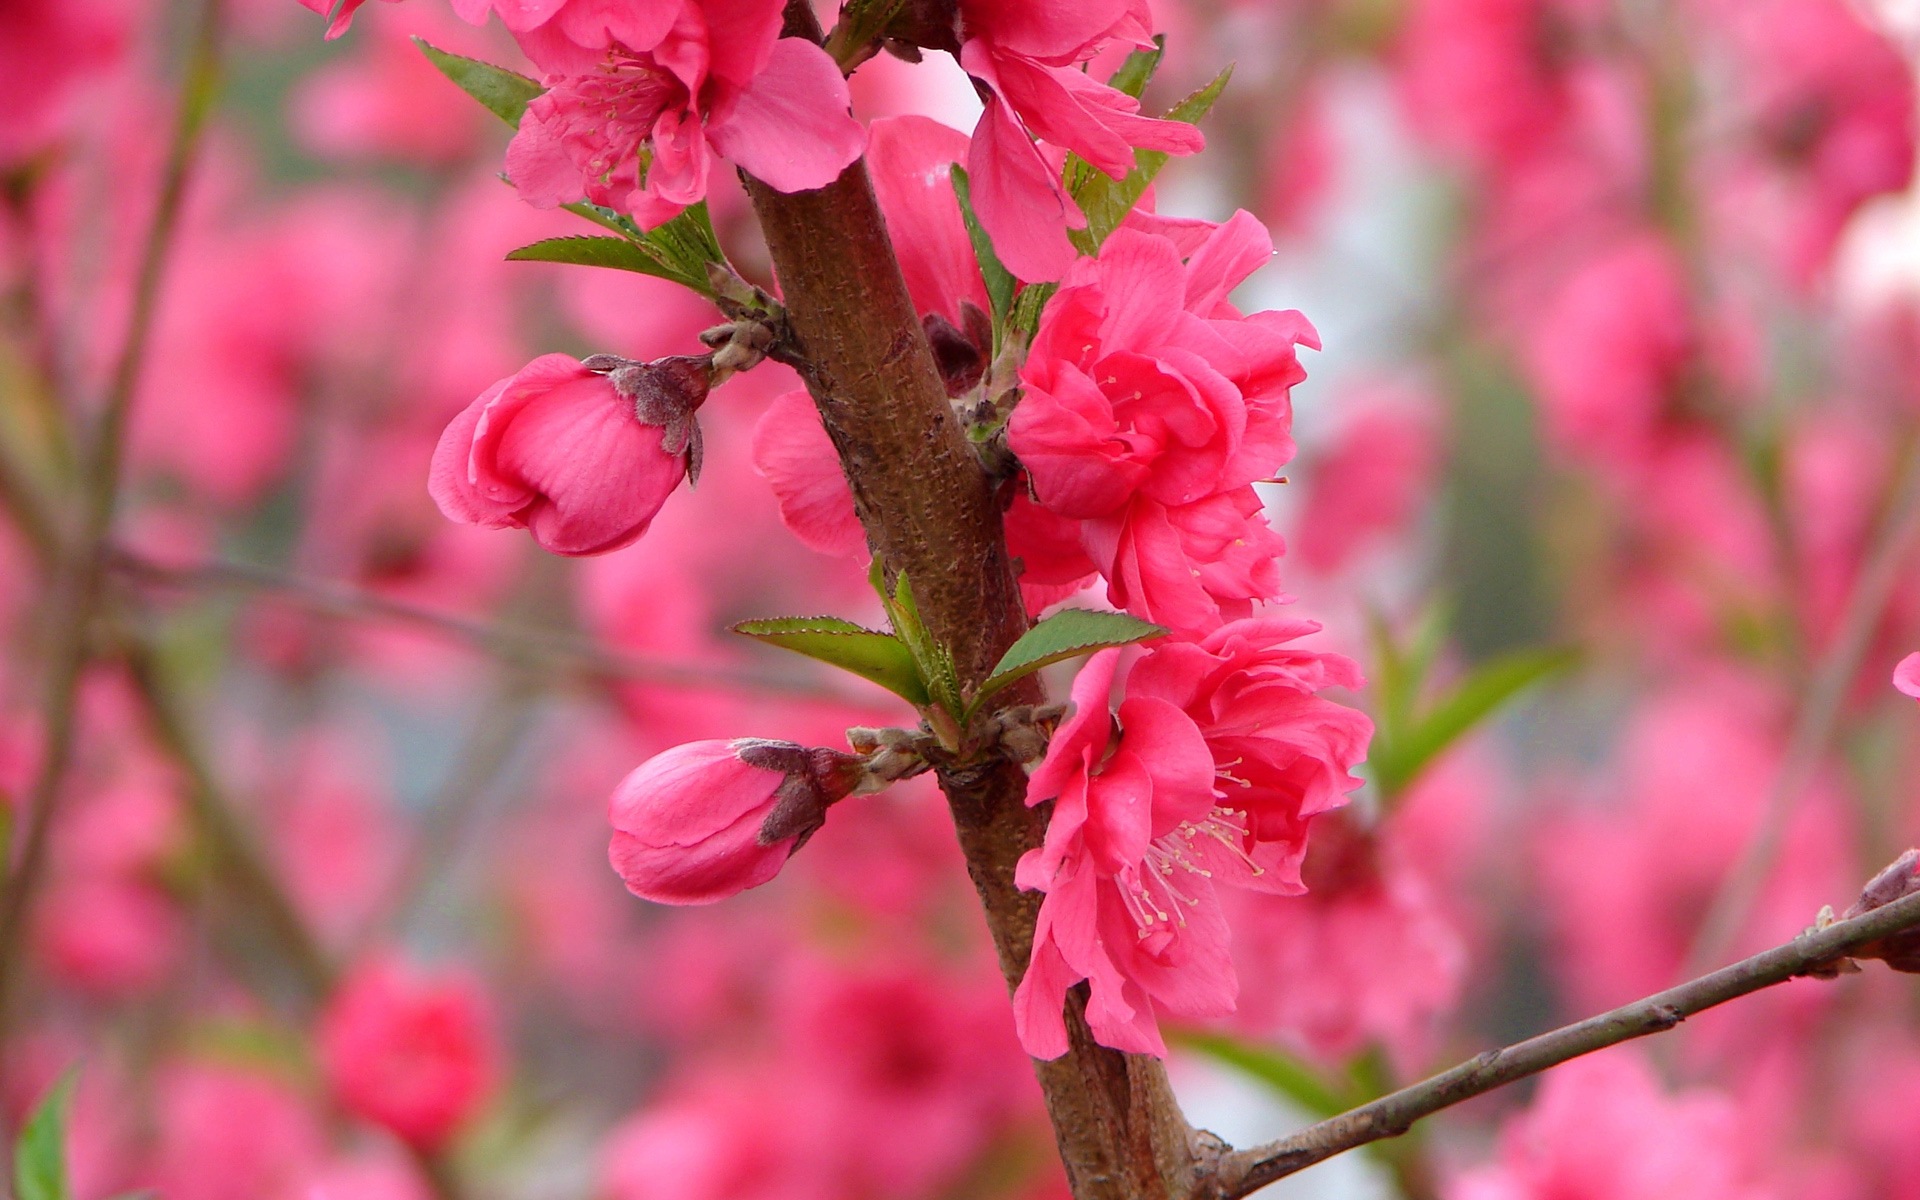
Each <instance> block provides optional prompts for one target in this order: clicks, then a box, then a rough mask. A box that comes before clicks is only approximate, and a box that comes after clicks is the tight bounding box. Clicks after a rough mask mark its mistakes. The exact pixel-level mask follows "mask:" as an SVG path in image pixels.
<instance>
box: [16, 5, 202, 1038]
mask: <svg viewBox="0 0 1920 1200" xmlns="http://www.w3.org/2000/svg"><path fill="white" fill-rule="evenodd" d="M224 14H225V4H224V0H206V4H205V5H204V6H203V8H202V10H201V16H200V21H199V24H198V28H197V29H196V31H195V34H194V40H193V48H192V51H191V53H190V56H189V59H188V62H187V65H186V72H185V76H184V78H183V80H182V84H181V98H180V111H179V114H178V116H177V118H176V120H175V123H174V130H173V138H172V141H171V143H170V145H169V148H168V151H167V159H166V163H165V166H164V167H163V168H162V171H161V176H160V192H159V197H158V199H157V201H156V203H155V206H154V212H153V219H152V222H151V224H150V225H149V226H148V228H147V232H146V237H145V241H144V243H143V245H142V249H141V255H140V263H139V267H138V270H137V273H136V275H135V277H134V286H133V304H132V308H131V310H130V312H129V315H128V318H127V328H126V334H125V338H124V340H123V342H122V343H121V346H120V350H119V355H118V357H117V358H116V359H115V361H114V366H113V372H112V374H111V376H110V377H109V380H108V383H107V390H106V394H105V396H104V398H103V402H102V405H101V410H100V416H99V419H98V424H97V426H96V428H95V431H94V436H93V441H92V445H91V451H92V452H91V454H90V455H89V457H88V463H87V470H86V472H85V475H84V477H83V479H82V486H83V489H84V491H83V494H82V495H81V496H80V498H79V499H80V503H79V506H78V507H79V509H80V519H79V523H78V524H79V528H78V529H77V530H76V531H75V532H74V534H73V535H72V537H71V538H70V539H66V545H65V551H64V553H63V554H62V557H61V561H60V564H59V570H58V571H57V573H56V574H57V578H56V580H55V586H54V588H53V591H52V595H51V598H50V603H49V605H48V610H47V611H48V613H49V615H50V616H51V618H52V620H53V628H52V629H51V630H50V631H49V639H48V640H49V642H50V643H51V650H50V652H49V654H48V656H47V663H48V665H47V677H46V691H45V695H44V696H43V698H42V701H41V713H42V719H43V721H44V735H43V741H42V745H41V755H40V770H39V774H38V775H37V776H36V777H35V779H34V783H33V788H32V790H31V792H30V794H29V798H28V806H27V823H26V830H25V834H24V836H23V838H22V848H21V851H20V861H19V865H18V867H17V869H16V870H15V871H14V872H13V873H12V874H11V875H10V876H9V877H8V880H7V887H6V891H5V894H4V895H0V1030H4V1028H5V1022H6V1019H7V1013H8V1003H9V1001H10V999H11V995H12V989H13V988H14V987H15V986H17V984H18V981H19V978H20V975H21V971H20V970H19V965H18V963H19V957H20V954H21V952H22V949H23V947H24V943H25V940H26V930H27V926H28V921H29V918H30V917H31V915H32V906H33V900H34V897H35V894H36V891H37V889H38V887H39V884H40V879H41V876H42V875H43V874H44V873H45V871H46V866H47V857H48V852H49V850H50V848H51V844H52V835H53V825H54V817H55V815H56V813H57V811H58V809H59V805H60V800H61V797H62V795H63V793H64V790H65V789H64V784H65V782H66V777H67V771H68V768H69V767H70V766H71V765H72V759H73V746H74V735H75V732H76V725H77V711H76V710H77V705H78V699H79V692H80V681H81V677H82V676H83V675H84V674H85V672H86V667H87V664H88V662H89V661H90V660H91V658H92V650H93V647H92V637H93V622H94V618H95V616H96V615H97V614H98V612H99V609H100V604H101V597H102V592H103V591H104V587H103V584H104V582H105V574H106V563H105V557H106V555H105V551H106V547H107V539H108V535H109V532H110V531H111V529H112V526H113V515H114V509H115V507H116V506H117V503H118V500H119V495H120V464H121V459H122V457H123V455H124V451H125V443H126V430H127V423H128V420H129V417H130V415H131V412H132V408H133V398H134V394H135V392H136V391H137V390H138V388H139V383H140V372H141V367H142V366H143V365H144V362H145V357H146V348H147V342H148V339H149V338H150V337H151V335H152V332H153V324H154V315H155V312H156V310H157V309H158V307H159V301H160V282H161V279H162V277H163V276H164V274H165V270H166V263H167V258H168V255H169V252H170V251H171V250H172V247H173V243H174V233H175V231H176V229H177V227H178V225H179V218H180V210H181V205H182V201H183V200H184V198H185V195H186V188H187V179H188V176H189V175H190V174H191V170H192V166H193V162H194V159H195V156H196V153H197V150H198V148H199V145H200V133H201V130H202V128H203V127H204V126H205V124H206V118H207V115H208V113H209V112H210V111H211V109H212V107H213V98H214V95H215V93H216V92H217V90H218V83H219V73H220V42H221V34H222V29H223V18H224Z"/></svg>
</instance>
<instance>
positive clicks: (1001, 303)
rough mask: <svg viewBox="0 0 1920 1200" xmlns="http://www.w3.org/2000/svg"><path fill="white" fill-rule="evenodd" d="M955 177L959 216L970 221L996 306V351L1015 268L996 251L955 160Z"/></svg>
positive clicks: (1010, 308)
mask: <svg viewBox="0 0 1920 1200" xmlns="http://www.w3.org/2000/svg"><path fill="white" fill-rule="evenodd" d="M952 177H953V195H954V198H955V199H956V200H958V201H960V216H961V218H962V219H964V220H965V221H966V223H967V240H968V241H970V242H972V243H973V257H974V258H975V260H977V261H978V262H979V264H980V278H981V279H982V280H984V281H985V282H986V285H987V302H988V303H989V304H990V305H991V306H992V307H993V344H994V348H995V350H996V351H997V350H998V349H999V346H1000V342H1001V334H1002V331H1004V330H1005V329H1006V326H1007V315H1008V314H1009V313H1010V312H1012V311H1013V290H1014V278H1013V272H1011V271H1009V270H1007V268H1006V267H1005V266H1003V265H1002V264H1001V262H1000V256H999V255H997V254H995V253H994V252H993V240H992V239H991V238H989V237H988V236H987V231H986V230H985V229H982V228H981V227H980V219H979V218H978V217H976V216H975V215H974V212H973V187H972V185H971V184H970V183H969V182H968V180H967V171H966V168H965V167H962V166H961V165H960V164H959V163H955V164H953V170H952Z"/></svg>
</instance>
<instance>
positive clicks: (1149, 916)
mask: <svg viewBox="0 0 1920 1200" xmlns="http://www.w3.org/2000/svg"><path fill="white" fill-rule="evenodd" d="M1246 821H1247V817H1246V814H1245V813H1241V812H1236V811H1234V810H1232V809H1227V808H1216V809H1214V810H1213V811H1212V812H1210V813H1208V814H1207V815H1206V816H1205V817H1202V818H1201V819H1200V820H1198V821H1182V822H1180V824H1178V825H1176V826H1175V827H1174V828H1173V829H1171V830H1169V831H1168V832H1166V833H1164V834H1162V835H1160V836H1159V837H1157V838H1155V839H1153V841H1151V842H1149V843H1148V844H1147V854H1146V857H1145V858H1143V859H1141V860H1140V863H1139V865H1138V866H1129V867H1126V868H1124V869H1122V870H1121V871H1120V872H1119V873H1118V874H1117V875H1115V877H1114V878H1115V881H1116V882H1118V883H1119V885H1120V898H1121V900H1122V902H1123V903H1125V904H1126V906H1127V914H1128V915H1129V916H1131V917H1132V918H1133V924H1134V927H1135V928H1136V929H1137V930H1138V931H1139V936H1140V937H1141V938H1142V939H1143V940H1144V939H1146V938H1149V937H1152V936H1153V935H1154V934H1156V933H1164V932H1169V931H1170V930H1171V929H1172V928H1174V927H1179V928H1185V927H1186V924H1187V915H1186V911H1185V910H1187V909H1189V908H1193V907H1195V906H1197V905H1198V904H1199V903H1200V898H1199V897H1198V896H1194V895H1191V894H1189V893H1188V892H1186V891H1185V890H1183V889H1182V885H1183V884H1185V883H1187V882H1188V881H1187V879H1186V876H1188V875H1198V876H1200V877H1201V878H1203V879H1211V878H1213V872H1212V871H1210V870H1208V869H1207V868H1206V867H1203V866H1201V865H1200V863H1199V862H1198V861H1197V860H1196V857H1195V855H1194V848H1195V839H1197V838H1211V839H1213V840H1214V841H1216V842H1218V843H1220V845H1222V846H1224V847H1226V849H1227V851H1228V853H1229V854H1231V855H1233V856H1234V857H1236V858H1238V859H1240V861H1242V862H1244V863H1246V865H1247V868H1248V869H1249V870H1250V871H1252V872H1253V873H1254V874H1255V875H1260V874H1264V873H1265V869H1264V868H1262V867H1261V866H1260V865H1259V864H1257V863H1255V862H1254V861H1253V859H1252V858H1250V857H1249V856H1248V855H1247V852H1246V850H1245V849H1244V843H1245V839H1246V836H1247V824H1246Z"/></svg>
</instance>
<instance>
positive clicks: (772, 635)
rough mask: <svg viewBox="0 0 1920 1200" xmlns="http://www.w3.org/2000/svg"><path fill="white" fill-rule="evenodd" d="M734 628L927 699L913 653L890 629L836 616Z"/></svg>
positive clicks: (915, 699)
mask: <svg viewBox="0 0 1920 1200" xmlns="http://www.w3.org/2000/svg"><path fill="white" fill-rule="evenodd" d="M733 631H734V632H735V633H738V634H742V635H744V636H746V637H750V638H752V639H754V640H755V641H759V642H766V643H768V644H770V645H774V646H779V647H780V648H782V649H784V650H791V651H793V652H794V653H796V654H804V655H806V656H807V657H808V658H815V659H819V660H820V661H821V662H823V663H830V664H831V665H833V666H836V667H839V668H840V669H841V670H843V671H851V672H853V673H854V674H855V675H858V676H860V677H861V678H862V679H870V680H872V681H873V682H874V683H877V684H879V685H880V686H881V687H883V688H886V689H887V690H888V691H890V692H892V693H893V694H894V695H896V696H899V697H900V698H901V699H903V700H905V701H907V702H908V703H909V704H913V705H915V706H919V705H924V704H925V703H926V702H927V685H926V683H925V682H924V681H923V680H922V679H921V676H920V671H919V669H918V667H917V666H916V665H915V664H914V658H913V652H912V651H910V650H908V649H907V646H906V643H905V642H902V641H901V640H900V639H899V638H897V637H894V636H893V635H892V634H890V633H881V632H880V631H879V630H876V629H865V628H862V627H861V626H859V625H855V624H854V623H853V622H851V621H842V620H841V619H840V618H838V617H772V618H769V619H766V620H759V621H742V622H740V623H739V624H738V625H735V626H734V627H733Z"/></svg>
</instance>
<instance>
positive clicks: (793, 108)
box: [500, 0, 866, 227]
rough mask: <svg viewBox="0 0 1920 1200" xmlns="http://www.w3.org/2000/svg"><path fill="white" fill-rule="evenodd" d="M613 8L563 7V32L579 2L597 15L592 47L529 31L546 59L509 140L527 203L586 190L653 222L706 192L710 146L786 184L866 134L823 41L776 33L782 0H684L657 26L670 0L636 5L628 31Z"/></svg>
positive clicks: (850, 152)
mask: <svg viewBox="0 0 1920 1200" xmlns="http://www.w3.org/2000/svg"><path fill="white" fill-rule="evenodd" d="M500 7H502V8H503V9H504V8H505V7H506V6H505V5H501V6H500ZM515 7H516V8H519V9H521V10H523V11H524V10H527V9H531V8H533V7H534V6H532V5H525V4H520V5H515ZM540 7H545V6H540ZM607 10H608V6H606V5H604V4H599V3H587V2H583V0H574V2H573V3H571V4H569V5H568V6H566V7H565V8H564V9H563V10H562V11H561V19H560V21H559V22H558V25H559V31H560V32H562V33H563V34H565V33H571V32H575V30H574V29H572V28H571V27H570V26H569V22H570V21H572V20H573V19H574V17H575V14H579V17H580V19H581V20H587V19H588V18H589V17H591V21H590V24H591V25H592V26H593V27H594V28H595V29H596V30H597V31H598V36H595V37H593V38H591V39H590V40H589V41H587V42H586V43H585V44H584V46H583V45H582V44H580V43H576V42H574V41H572V39H571V37H563V38H561V39H558V40H556V39H554V38H552V37H551V36H539V37H535V36H530V35H528V34H525V33H522V34H521V38H520V40H521V45H522V47H523V48H525V49H526V50H527V52H528V54H529V55H530V56H531V57H533V59H534V61H535V62H537V63H539V64H540V65H541V66H542V67H543V68H544V69H545V70H546V71H547V74H546V76H545V78H544V80H543V82H544V83H545V84H546V87H547V91H546V93H545V94H543V95H541V96H538V97H536V98H535V99H534V101H533V102H532V103H531V104H529V105H528V106H527V111H526V115H525V116H524V117H523V118H522V119H521V122H520V131H519V133H518V134H516V135H515V136H514V139H513V142H512V144H511V145H510V146H508V148H507V174H508V176H509V177H510V178H511V179H512V180H513V183H514V186H515V187H516V188H518V189H519V192H520V196H521V198H522V199H524V200H526V201H527V202H528V203H530V204H532V205H534V206H535V207H537V208H552V207H554V206H556V205H559V204H565V203H568V202H571V201H575V200H581V199H586V200H590V201H592V202H593V203H595V204H600V205H605V206H607V207H610V208H616V209H619V210H620V211H622V212H630V213H632V214H633V216H634V218H635V219H636V220H638V221H639V222H640V224H642V225H643V226H648V227H651V226H654V225H658V224H660V223H661V222H663V221H666V220H669V219H671V218H672V217H673V216H675V215H676V214H677V213H679V212H680V211H681V210H683V209H685V208H686V207H687V206H689V205H691V204H695V203H697V202H698V201H700V200H701V199H702V198H703V197H704V196H705V195H706V192H707V175H708V171H709V170H710V168H711V159H710V154H718V155H720V156H722V157H724V158H726V159H727V160H729V161H731V162H733V163H734V164H736V165H737V166H739V167H740V168H742V169H743V170H745V171H746V172H747V173H748V174H750V175H752V176H753V177H755V178H756V179H759V180H760V181H761V182H763V183H765V184H767V185H768V186H769V187H772V188H775V189H777V190H779V191H783V192H797V191H802V190H805V189H808V188H818V187H825V186H826V185H827V184H829V183H832V182H833V181H834V180H835V179H837V178H838V177H839V175H840V172H841V171H842V170H843V169H845V168H846V166H847V165H848V164H849V163H851V162H853V160H855V159H856V158H858V157H860V154H861V151H862V150H863V149H864V148H865V146H866V135H865V131H864V130H862V129H861V127H860V124H859V123H858V122H857V121H855V120H854V119H853V117H852V116H851V115H850V114H849V113H848V111H847V106H848V95H847V85H846V81H845V80H844V79H843V78H842V77H841V75H840V69H839V67H838V66H836V65H835V64H834V61H833V59H832V58H831V57H829V56H828V55H827V53H826V52H825V51H824V50H822V49H821V48H820V47H819V46H816V45H814V44H813V43H811V42H809V41H806V40H805V39H802V38H782V37H780V36H779V32H780V11H781V3H780V0H745V2H744V3H730V2H728V0H686V3H684V4H682V5H680V6H679V7H678V10H677V13H673V15H672V17H671V22H670V24H669V25H667V26H664V27H660V28H658V32H657V33H656V32H655V29H654V27H655V26H657V25H658V21H657V20H654V19H653V18H655V17H658V16H660V15H662V14H666V13H669V12H671V9H670V6H668V5H664V4H649V5H642V6H639V9H638V13H639V14H640V15H641V16H642V17H644V18H645V20H644V22H643V23H645V24H647V25H648V28H647V29H645V30H641V31H637V32H636V31H632V30H629V31H627V32H625V33H621V32H620V28H621V26H622V25H623V24H624V23H626V22H628V21H630V20H632V19H633V14H624V15H623V14H609V13H608V11H607ZM549 11H550V10H549ZM554 25H555V23H554V22H551V21H550V22H548V24H547V26H545V27H543V34H545V33H551V32H552V31H553V27H554ZM509 27H510V28H511V27H512V23H511V22H509ZM629 38H631V39H632V40H628V39H629Z"/></svg>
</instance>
